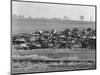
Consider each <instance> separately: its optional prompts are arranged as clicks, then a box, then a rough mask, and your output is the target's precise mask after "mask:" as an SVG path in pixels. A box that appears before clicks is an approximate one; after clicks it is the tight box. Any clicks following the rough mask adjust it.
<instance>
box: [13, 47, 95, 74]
mask: <svg viewBox="0 0 100 75" xmlns="http://www.w3.org/2000/svg"><path fill="white" fill-rule="evenodd" d="M16 57H19V58H17V59H20V58H21V60H23V59H30V60H34V59H33V58H35V59H37V58H41V59H42V58H45V59H61V60H70V61H71V62H67V63H63V62H60V63H56V62H52V63H34V62H29V61H28V62H19V63H18V62H16V63H14V62H13V63H12V73H30V72H47V71H62V70H77V69H94V68H95V50H90V49H73V50H69V49H36V50H17V51H16V50H12V60H13V59H15V58H16ZM82 60H84V62H83V61H82ZM74 61H81V62H74ZM88 61H91V62H88Z"/></svg>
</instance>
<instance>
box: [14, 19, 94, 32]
mask: <svg viewBox="0 0 100 75" xmlns="http://www.w3.org/2000/svg"><path fill="white" fill-rule="evenodd" d="M88 27H90V28H92V29H95V22H88V21H84V22H82V21H73V20H68V21H67V20H56V21H55V20H52V19H51V20H42V19H33V20H20V19H19V20H13V21H12V33H22V32H24V33H25V32H26V33H32V32H35V31H37V30H51V29H55V30H57V31H62V30H64V29H66V28H69V29H73V28H79V29H84V28H85V29H87V28H88Z"/></svg>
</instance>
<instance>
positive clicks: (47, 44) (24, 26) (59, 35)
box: [11, 0, 96, 74]
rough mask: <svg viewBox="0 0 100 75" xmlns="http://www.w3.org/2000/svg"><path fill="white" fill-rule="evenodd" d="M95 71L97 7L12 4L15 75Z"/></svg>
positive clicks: (12, 70)
mask: <svg viewBox="0 0 100 75" xmlns="http://www.w3.org/2000/svg"><path fill="white" fill-rule="evenodd" d="M95 69H96V6H95V5H81V4H67V3H52V2H51V3H50V2H37V1H20V0H18V1H17V0H12V1H11V74H30V73H32V74H34V73H45V72H63V71H66V72H67V71H76V70H77V71H78V70H95Z"/></svg>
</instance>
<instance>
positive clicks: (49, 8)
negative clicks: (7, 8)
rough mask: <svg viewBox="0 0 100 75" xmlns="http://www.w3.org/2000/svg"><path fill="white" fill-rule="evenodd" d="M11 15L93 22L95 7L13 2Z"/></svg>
mask: <svg viewBox="0 0 100 75" xmlns="http://www.w3.org/2000/svg"><path fill="white" fill-rule="evenodd" d="M12 14H16V15H23V16H25V17H28V16H31V17H33V18H43V17H44V18H63V17H64V16H68V17H69V18H70V19H73V20H80V16H81V15H83V16H84V17H85V19H84V20H88V21H89V20H90V17H91V20H92V21H95V7H90V6H76V5H59V4H46V3H30V2H14V1H13V3H12Z"/></svg>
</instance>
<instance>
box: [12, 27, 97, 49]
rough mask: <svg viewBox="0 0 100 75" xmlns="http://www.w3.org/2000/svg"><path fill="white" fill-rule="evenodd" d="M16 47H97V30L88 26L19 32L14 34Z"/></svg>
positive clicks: (13, 41)
mask: <svg viewBox="0 0 100 75" xmlns="http://www.w3.org/2000/svg"><path fill="white" fill-rule="evenodd" d="M12 44H13V46H14V48H15V49H17V50H18V49H24V50H32V49H44V48H90V49H95V48H96V31H95V30H93V29H91V28H87V29H83V30H79V29H78V28H74V29H72V30H70V29H65V30H63V31H55V30H54V29H52V30H47V31H41V30H38V31H36V32H34V33H19V34H16V35H12Z"/></svg>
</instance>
